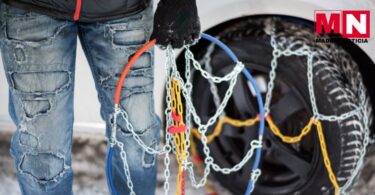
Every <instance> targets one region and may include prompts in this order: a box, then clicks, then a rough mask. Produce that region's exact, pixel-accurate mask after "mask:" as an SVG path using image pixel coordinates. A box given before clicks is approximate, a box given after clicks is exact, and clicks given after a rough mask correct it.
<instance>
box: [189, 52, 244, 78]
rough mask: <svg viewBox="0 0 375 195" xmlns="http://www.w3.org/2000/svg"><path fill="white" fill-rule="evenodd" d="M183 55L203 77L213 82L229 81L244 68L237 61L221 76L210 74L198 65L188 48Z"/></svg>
mask: <svg viewBox="0 0 375 195" xmlns="http://www.w3.org/2000/svg"><path fill="white" fill-rule="evenodd" d="M185 56H186V59H189V60H191V61H192V62H193V66H194V67H195V69H197V70H199V71H200V72H201V74H202V76H203V77H204V78H206V79H207V80H209V81H212V82H214V83H221V82H223V81H230V80H232V79H233V78H234V77H237V76H238V74H239V73H240V72H241V71H242V69H243V68H244V65H243V64H242V63H237V64H236V66H235V67H234V69H233V71H231V72H230V73H228V74H226V75H225V76H223V77H217V76H212V74H210V73H208V72H207V71H206V70H204V69H203V68H202V66H201V65H200V63H199V62H198V61H196V60H195V59H194V54H193V53H192V52H191V51H190V50H189V48H187V49H186V51H185Z"/></svg>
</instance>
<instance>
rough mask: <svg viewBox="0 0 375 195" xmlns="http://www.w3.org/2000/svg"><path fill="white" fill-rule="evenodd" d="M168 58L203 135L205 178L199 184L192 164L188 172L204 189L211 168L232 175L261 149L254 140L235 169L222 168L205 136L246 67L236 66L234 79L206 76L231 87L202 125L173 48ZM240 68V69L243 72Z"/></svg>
mask: <svg viewBox="0 0 375 195" xmlns="http://www.w3.org/2000/svg"><path fill="white" fill-rule="evenodd" d="M192 57H193V56H192V55H187V59H186V60H189V61H190V60H191V61H192V62H194V61H195V59H191V58H192ZM167 58H168V62H171V63H170V71H171V75H172V76H173V77H174V78H175V79H177V80H179V82H180V84H181V90H182V94H183V96H184V98H185V100H186V107H187V109H189V111H190V114H191V115H192V116H193V119H194V122H195V123H196V124H197V125H198V127H199V128H198V131H199V132H200V133H201V135H202V136H201V139H202V144H203V152H204V154H205V159H204V162H205V164H206V167H205V170H204V174H203V177H202V178H201V180H200V181H199V182H197V181H196V179H195V177H194V171H193V167H192V164H190V165H188V166H187V170H188V172H189V175H190V180H191V181H192V184H193V186H194V187H196V188H198V187H202V186H203V185H204V184H205V183H206V181H207V176H208V175H209V173H210V167H211V166H212V167H213V169H214V170H216V171H220V172H223V173H230V172H234V171H238V170H239V169H241V168H242V167H243V166H244V164H245V163H246V162H247V161H248V160H249V159H250V158H251V156H252V154H253V153H254V152H253V151H254V150H255V149H256V148H260V147H261V142H260V141H259V140H253V142H251V146H252V149H250V150H249V151H248V153H247V155H246V157H245V158H244V160H243V161H241V162H240V163H239V164H238V165H236V166H234V167H233V168H220V167H219V166H218V165H217V164H215V163H214V160H213V158H212V157H211V156H210V150H209V148H208V146H207V137H206V135H205V133H206V131H207V128H208V127H209V126H211V125H213V124H214V123H215V122H216V120H217V119H218V118H219V116H221V114H222V113H223V110H224V108H225V106H226V105H227V102H228V100H229V98H230V96H231V95H232V93H233V88H234V85H235V83H236V81H237V76H238V74H239V73H240V71H241V70H242V68H243V67H244V65H243V64H242V63H238V64H237V65H236V68H234V70H233V71H232V72H231V73H229V74H228V75H233V72H234V73H235V74H236V75H237V76H236V77H233V78H231V79H223V80H217V79H215V77H213V76H211V75H210V74H204V75H205V76H206V77H207V79H209V80H212V81H217V82H221V81H224V80H228V81H230V85H229V87H228V90H227V92H226V93H225V96H224V99H223V101H222V102H221V103H220V105H219V107H218V109H217V111H216V112H215V114H214V115H213V116H212V117H211V118H210V119H209V120H208V122H207V123H206V124H202V123H201V119H200V117H199V116H198V114H197V112H196V110H195V108H194V106H193V103H192V100H191V93H190V92H191V91H190V89H187V88H186V84H188V83H189V82H190V81H189V80H187V81H186V83H184V81H183V79H182V78H181V76H180V74H179V72H178V71H177V68H176V64H175V56H174V53H173V51H172V50H171V48H169V49H168V48H167ZM238 67H240V68H241V70H240V68H238ZM196 68H197V67H196ZM186 71H191V70H190V69H187V70H186ZM201 72H205V71H201ZM206 73H207V72H206ZM185 75H186V73H185ZM188 75H190V73H188ZM217 78H219V77H217ZM222 78H227V77H226V76H224V77H222ZM228 78H229V77H228Z"/></svg>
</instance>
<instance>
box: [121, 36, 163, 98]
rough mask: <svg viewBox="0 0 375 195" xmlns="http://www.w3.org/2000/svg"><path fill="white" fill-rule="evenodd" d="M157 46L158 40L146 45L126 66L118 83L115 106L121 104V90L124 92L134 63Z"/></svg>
mask: <svg viewBox="0 0 375 195" xmlns="http://www.w3.org/2000/svg"><path fill="white" fill-rule="evenodd" d="M155 44H156V39H153V40H151V41H150V42H148V43H147V44H146V45H144V46H143V47H142V48H141V49H139V50H138V51H137V53H135V54H134V56H133V57H132V58H131V59H130V60H129V62H128V63H127V64H126V66H125V68H124V70H123V71H122V73H121V76H120V79H119V81H118V83H117V87H116V94H115V104H119V103H120V96H121V90H122V85H123V84H124V80H125V77H126V75H127V74H128V72H129V70H130V68H131V67H132V66H133V65H134V63H135V62H136V61H137V59H138V58H139V57H140V56H141V55H142V54H143V53H144V52H146V51H147V50H148V49H150V48H151V47H153V46H154V45H155Z"/></svg>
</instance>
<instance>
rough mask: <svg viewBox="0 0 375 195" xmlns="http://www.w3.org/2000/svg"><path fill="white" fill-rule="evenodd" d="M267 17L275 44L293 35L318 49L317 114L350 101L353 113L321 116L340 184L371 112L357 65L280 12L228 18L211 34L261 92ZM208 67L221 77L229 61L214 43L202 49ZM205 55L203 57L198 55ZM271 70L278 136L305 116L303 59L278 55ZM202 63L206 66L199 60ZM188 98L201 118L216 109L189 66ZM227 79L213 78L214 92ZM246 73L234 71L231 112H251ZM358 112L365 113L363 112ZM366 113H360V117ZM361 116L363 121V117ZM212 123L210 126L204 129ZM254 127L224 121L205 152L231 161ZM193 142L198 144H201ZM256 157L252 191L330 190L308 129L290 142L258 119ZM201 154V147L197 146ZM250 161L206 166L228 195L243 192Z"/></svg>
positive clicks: (239, 115)
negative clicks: (214, 168)
mask: <svg viewBox="0 0 375 195" xmlns="http://www.w3.org/2000/svg"><path fill="white" fill-rule="evenodd" d="M271 24H273V25H274V26H275V28H276V35H277V37H284V38H280V39H279V41H282V40H284V42H283V44H282V45H284V46H285V45H288V44H290V43H293V42H296V41H300V42H301V43H304V44H307V45H308V46H310V47H312V48H313V49H314V50H315V51H319V55H317V56H316V57H315V60H314V66H313V67H314V91H315V94H316V97H317V105H318V108H319V112H320V113H323V114H325V115H340V114H344V113H347V112H349V111H352V110H354V109H356V108H358V107H361V108H364V109H361V113H360V115H354V116H351V117H349V118H346V119H344V120H341V121H335V122H326V121H324V122H323V123H322V124H323V131H324V135H325V140H326V144H327V149H328V153H329V157H330V160H331V164H332V168H333V171H334V173H335V175H336V177H337V181H338V183H339V185H340V186H343V185H344V184H345V183H346V181H348V180H349V179H350V178H351V177H352V176H353V174H355V176H356V175H357V174H358V172H356V171H355V168H356V167H357V164H358V163H359V161H360V159H361V151H362V150H363V149H364V143H363V142H364V139H365V138H366V136H368V135H367V134H366V131H365V130H366V128H367V127H370V125H371V121H372V120H371V119H372V111H371V105H370V101H369V97H368V94H367V92H366V89H365V87H364V85H363V83H362V78H361V75H360V72H359V70H358V65H357V64H356V63H355V62H354V61H353V60H352V58H351V56H350V54H348V53H347V52H346V51H344V50H343V49H342V48H340V47H339V46H337V45H334V44H332V43H328V44H327V43H315V42H314V40H315V39H314V36H315V35H314V32H313V31H312V30H311V29H309V28H308V27H305V26H303V25H299V24H295V23H294V22H289V20H287V19H285V18H269V17H257V18H255V19H248V20H246V21H240V22H237V23H234V24H231V26H230V27H229V28H227V29H225V30H224V31H222V32H221V33H220V34H218V35H217V36H218V37H219V38H220V40H221V41H223V42H224V43H226V44H227V45H228V46H229V47H230V48H231V49H232V50H233V51H234V53H236V55H237V56H238V57H239V59H240V60H241V61H242V62H243V63H244V64H245V66H246V68H247V69H248V70H250V71H251V73H252V75H253V76H254V77H255V78H256V80H257V82H258V84H259V87H260V88H261V90H262V94H263V97H264V98H265V93H266V91H267V82H268V81H269V77H268V75H269V71H270V68H271V67H270V62H271V60H272V47H271V45H270V37H269V35H267V33H265V31H266V30H265V29H269V27H270V25H271ZM192 49H193V51H194V52H195V54H196V56H197V58H202V60H203V56H204V55H205V54H206V53H207V52H209V50H207V43H200V44H198V45H196V46H195V47H193V48H192ZM209 58H210V67H211V68H212V73H213V74H214V75H217V76H223V75H225V74H227V73H228V72H229V71H231V70H232V69H233V66H234V64H233V63H232V62H231V60H230V59H229V58H228V57H227V56H226V55H225V54H224V52H223V51H222V50H220V49H218V48H215V49H214V50H213V51H212V53H211V54H210V55H209ZM205 59H207V58H205ZM278 64H279V66H278V69H277V74H276V75H277V77H276V80H275V88H274V91H273V98H272V102H271V116H272V118H273V119H274V121H275V122H276V124H277V125H278V127H279V128H280V129H281V130H282V133H283V134H284V135H289V136H293V135H294V136H295V135H298V134H299V132H300V131H301V129H302V128H303V127H304V126H305V125H306V124H307V122H308V120H309V118H310V117H311V116H312V109H311V105H310V96H309V91H308V87H307V86H308V84H307V77H306V74H307V73H306V71H307V70H306V58H305V57H298V56H290V57H282V58H280V59H279V61H278ZM206 68H207V67H206ZM192 79H193V80H192V82H193V86H194V88H193V103H194V105H195V107H196V109H197V112H198V114H199V115H200V116H201V117H202V119H203V120H202V121H206V122H207V120H208V119H209V117H210V116H212V115H213V114H214V113H215V111H216V106H215V103H214V100H213V95H212V92H211V90H210V84H209V83H208V82H207V81H206V80H205V79H204V78H203V77H202V76H201V75H200V73H199V72H197V71H195V72H193V73H192ZM227 87H228V84H225V83H223V84H218V85H217V90H218V92H217V94H218V95H219V97H221V98H223V97H224V93H225V91H226V89H227ZM252 96H253V95H252V91H251V88H250V87H249V85H248V84H247V80H246V79H245V77H243V76H242V75H241V76H240V78H239V79H238V81H237V83H236V86H235V88H234V93H233V96H232V98H231V99H230V101H229V103H228V106H227V108H226V109H225V113H226V115H227V116H229V117H231V118H235V119H242V120H245V119H248V118H252V117H255V116H256V115H257V113H258V107H257V103H256V101H255V98H254V97H252ZM364 116H365V117H364ZM365 118H366V119H365ZM367 119H368V120H367ZM213 129H214V127H210V129H209V131H208V133H210V132H212V131H213ZM257 129H258V126H257V125H255V126H252V127H244V128H236V127H232V126H229V125H224V126H223V130H222V133H221V135H220V136H219V137H218V138H216V139H215V140H214V141H213V142H211V143H210V144H209V148H210V150H211V155H212V156H213V157H214V159H215V162H217V163H218V164H219V165H220V166H222V167H232V166H234V165H235V164H237V163H238V162H239V161H240V160H241V159H242V158H243V157H244V155H245V152H246V151H248V150H249V143H250V141H251V140H252V139H255V138H257V136H258V135H257V132H258V130H257ZM195 141H196V142H197V143H198V147H199V149H200V150H202V146H201V145H199V141H198V140H195ZM263 146H264V147H263V156H262V161H261V167H260V169H261V170H262V175H261V177H260V178H259V179H258V181H257V183H256V187H255V191H254V193H253V194H304V195H305V194H311V195H316V194H333V192H334V189H333V187H332V184H331V183H330V180H329V178H328V174H327V171H326V168H325V166H324V162H323V158H322V154H321V151H320V145H319V139H318V136H317V132H316V129H315V128H313V129H312V131H311V132H310V133H309V134H308V135H307V136H306V137H304V138H303V139H302V140H301V142H299V143H296V144H285V143H283V142H282V141H281V140H280V139H279V138H277V137H275V136H274V135H273V134H272V133H271V131H270V129H269V128H268V127H267V126H266V134H265V137H264V144H263ZM201 155H202V157H203V152H201ZM251 166H252V162H249V163H247V164H246V165H245V166H244V167H243V168H242V169H241V171H239V172H236V173H233V174H230V175H223V174H220V173H214V174H215V177H216V178H217V180H218V181H219V182H220V183H221V184H222V185H223V186H224V187H226V188H228V189H229V190H230V191H231V192H233V193H234V194H243V193H244V191H245V189H246V186H247V183H248V181H249V178H250V173H251Z"/></svg>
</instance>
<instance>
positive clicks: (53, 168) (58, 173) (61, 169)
mask: <svg viewBox="0 0 375 195" xmlns="http://www.w3.org/2000/svg"><path fill="white" fill-rule="evenodd" d="M19 169H20V171H21V173H26V174H29V175H31V176H32V177H34V178H35V179H37V180H38V182H40V183H45V182H48V181H55V182H56V181H57V179H58V178H59V177H62V176H63V175H64V173H65V172H66V169H68V166H66V165H65V159H64V157H62V156H59V155H56V154H53V153H37V154H30V153H27V154H25V155H24V156H23V157H22V160H21V163H20V165H19Z"/></svg>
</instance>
